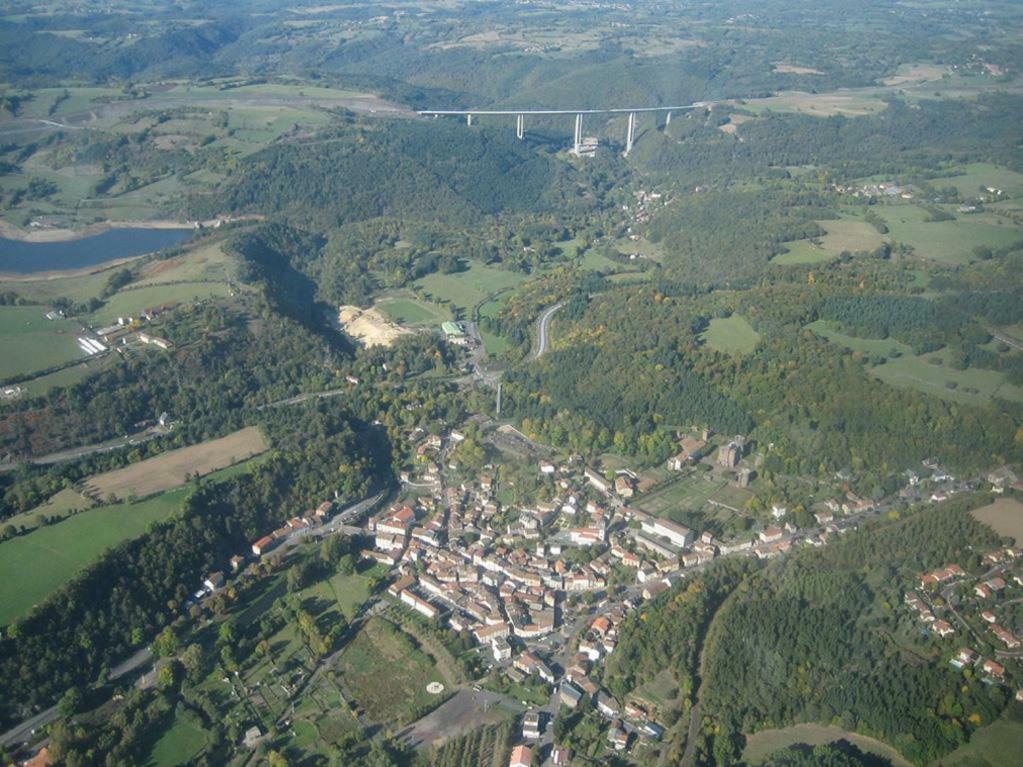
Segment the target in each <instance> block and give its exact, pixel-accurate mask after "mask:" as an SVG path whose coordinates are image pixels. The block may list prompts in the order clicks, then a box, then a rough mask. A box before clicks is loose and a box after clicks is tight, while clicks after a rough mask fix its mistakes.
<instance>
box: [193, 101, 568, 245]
mask: <svg viewBox="0 0 1023 767" xmlns="http://www.w3.org/2000/svg"><path fill="white" fill-rule="evenodd" d="M338 122H339V123H346V122H350V121H348V120H346V119H345V118H343V117H340V116H339V118H338ZM562 172H567V170H565V171H562ZM558 174H559V171H558V169H557V168H556V166H555V163H554V162H553V161H551V160H549V159H546V158H545V157H544V156H542V155H540V154H537V153H536V152H534V151H532V150H530V149H529V148H527V147H525V146H523V145H522V143H521V142H518V141H516V140H515V136H514V134H512V133H510V132H508V131H472V132H468V131H465V130H463V129H462V127H461V126H459V125H457V124H454V123H451V122H439V123H435V124H426V123H422V122H412V121H407V122H405V121H396V122H387V123H372V122H366V121H362V122H357V123H351V124H348V125H343V124H342V125H339V126H338V127H337V128H335V129H334V130H332V131H328V132H326V133H324V134H321V135H319V136H317V137H316V138H315V139H311V140H308V141H302V142H290V143H287V144H282V145H279V146H274V147H270V148H268V149H265V150H263V151H262V152H259V153H257V154H255V155H253V156H252V157H249V158H247V159H246V160H245V161H244V162H243V165H242V172H241V173H240V174H237V175H236V176H235V177H233V178H232V179H231V180H230V181H228V182H227V183H226V185H225V186H224V188H223V189H221V190H219V191H218V192H217V193H216V194H215V195H212V196H210V197H208V198H204V197H199V198H196V199H195V200H194V202H193V206H192V208H193V212H194V214H195V215H196V216H198V217H202V218H205V217H209V216H212V215H215V214H217V213H222V212H251V213H260V214H264V215H277V216H284V217H286V218H288V219H290V220H294V221H296V222H299V223H305V224H310V223H311V224H316V225H317V226H318V227H319V228H320V229H331V228H334V227H338V226H341V225H343V224H346V223H351V222H354V221H362V220H365V219H370V218H378V217H383V216H386V217H399V218H405V219H418V220H426V221H441V222H445V223H448V224H451V225H460V226H466V225H469V224H471V223H474V222H478V221H479V218H480V216H482V215H485V214H492V213H498V212H529V211H536V210H541V209H543V206H544V203H545V200H546V198H547V196H548V195H549V194H551V193H552V187H553V185H554V184H555V183H558V181H559V176H558ZM562 183H570V178H569V179H565V180H564V181H562Z"/></svg>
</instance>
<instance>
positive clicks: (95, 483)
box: [85, 426, 270, 500]
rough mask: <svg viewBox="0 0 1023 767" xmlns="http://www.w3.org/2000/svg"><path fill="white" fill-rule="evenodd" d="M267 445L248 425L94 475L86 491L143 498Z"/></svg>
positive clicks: (230, 463)
mask: <svg viewBox="0 0 1023 767" xmlns="http://www.w3.org/2000/svg"><path fill="white" fill-rule="evenodd" d="M269 448H270V445H269V443H268V442H267V441H266V438H265V437H264V436H263V433H262V432H261V431H260V430H259V429H258V428H256V427H255V426H249V427H247V428H245V429H241V430H239V431H236V432H234V433H233V434H228V435H227V436H226V437H221V438H220V439H211V440H209V441H207V442H201V443H200V444H198V445H192V446H191V447H183V448H179V449H178V450H169V451H167V452H166V453H162V454H161V455H158V456H156V457H154V458H148V459H146V460H145V461H140V462H138V463H135V464H132V465H131V466H126V467H124V468H123V469H116V470H115V471H108V472H106V473H105V474H97V475H96V476H95V477H92V478H91V479H90V480H88V481H87V482H86V485H85V492H86V494H87V495H89V496H91V497H93V498H99V499H104V500H105V499H108V498H115V499H118V500H123V499H125V498H127V497H128V496H129V495H134V496H135V497H138V498H145V497H146V496H150V495H153V494H154V493H161V492H163V491H164V490H170V489H171V488H174V487H179V486H180V485H183V484H185V482H186V481H187V479H186V477H187V476H188V475H194V474H196V473H198V474H199V475H200V476H205V475H206V474H210V473H211V472H214V471H218V470H220V469H224V468H227V467H228V466H233V465H234V464H236V463H239V462H240V461H244V460H246V459H247V458H251V457H252V456H254V455H259V454H260V453H263V452H265V451H266V450H268V449H269Z"/></svg>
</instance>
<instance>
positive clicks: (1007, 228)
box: [875, 205, 1023, 264]
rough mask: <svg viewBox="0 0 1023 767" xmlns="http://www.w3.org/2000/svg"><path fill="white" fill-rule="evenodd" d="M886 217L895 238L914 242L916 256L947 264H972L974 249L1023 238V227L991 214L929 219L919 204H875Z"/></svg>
mask: <svg viewBox="0 0 1023 767" xmlns="http://www.w3.org/2000/svg"><path fill="white" fill-rule="evenodd" d="M875 210H876V212H877V213H878V214H879V215H880V216H881V217H882V218H884V220H885V222H886V223H887V224H888V229H889V230H890V237H891V239H892V240H894V241H898V242H903V243H906V244H907V245H912V246H913V248H914V249H915V251H916V255H918V256H921V257H923V258H931V259H934V260H935V261H940V262H942V263H946V264H963V263H968V262H969V261H970V260H972V258H973V248H974V247H975V246H977V245H990V246H991V247H994V248H997V247H1000V246H1002V245H1008V244H1010V243H1012V242H1016V241H1017V240H1019V239H1020V238H1021V237H1023V229H1021V228H1019V227H1016V226H1012V225H1010V224H1004V225H1003V224H1001V223H997V222H998V221H999V217H998V216H996V215H994V214H990V213H977V214H957V215H958V218H957V219H956V220H955V221H927V220H926V219H927V215H928V214H927V212H926V211H924V210H923V209H922V208H918V207H916V206H915V205H885V206H875Z"/></svg>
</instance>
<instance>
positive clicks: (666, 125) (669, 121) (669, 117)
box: [664, 112, 671, 128]
mask: <svg viewBox="0 0 1023 767" xmlns="http://www.w3.org/2000/svg"><path fill="white" fill-rule="evenodd" d="M669 125H671V112H668V116H667V117H666V118H665V120H664V127H665V128H667V127H668V126H669Z"/></svg>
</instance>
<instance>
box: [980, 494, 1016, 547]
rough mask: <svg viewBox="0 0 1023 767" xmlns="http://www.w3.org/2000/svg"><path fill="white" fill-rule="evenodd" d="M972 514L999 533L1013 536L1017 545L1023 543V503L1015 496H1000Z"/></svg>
mask: <svg viewBox="0 0 1023 767" xmlns="http://www.w3.org/2000/svg"><path fill="white" fill-rule="evenodd" d="M970 514H971V515H972V516H973V518H974V519H975V520H977V521H978V522H983V523H984V524H985V525H987V526H988V527H990V528H991V529H992V530H994V531H995V532H996V533H998V534H999V535H1005V536H1008V537H1010V538H1012V539H1013V540H1014V541H1016V544H1017V545H1018V544H1020V543H1023V503H1020V502H1019V501H1017V500H1016V499H1015V498H999V499H998V500H997V501H995V502H994V503H992V504H989V505H987V506H984V507H983V508H980V509H974V510H973V511H971V512H970Z"/></svg>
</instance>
